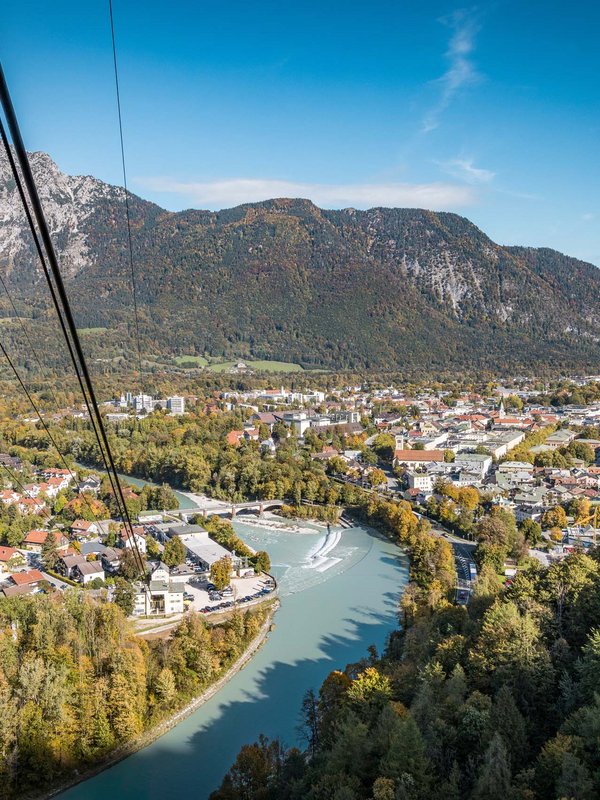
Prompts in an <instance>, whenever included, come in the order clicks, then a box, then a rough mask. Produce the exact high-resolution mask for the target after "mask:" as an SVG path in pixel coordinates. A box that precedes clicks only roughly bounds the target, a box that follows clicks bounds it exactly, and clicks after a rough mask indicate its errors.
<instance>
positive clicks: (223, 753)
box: [61, 542, 406, 800]
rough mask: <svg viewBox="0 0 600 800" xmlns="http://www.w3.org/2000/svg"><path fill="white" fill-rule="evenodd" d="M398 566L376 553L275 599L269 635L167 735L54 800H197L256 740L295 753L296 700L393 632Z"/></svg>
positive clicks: (386, 549) (388, 550)
mask: <svg viewBox="0 0 600 800" xmlns="http://www.w3.org/2000/svg"><path fill="white" fill-rule="evenodd" d="M405 575H406V562H405V561H404V560H403V559H402V558H400V559H399V558H398V557H396V556H395V553H394V551H393V549H392V547H391V546H390V544H389V542H388V543H387V544H381V545H378V546H377V548H375V549H374V552H371V553H370V555H369V557H368V558H365V559H364V560H363V561H362V562H361V566H360V568H358V565H357V568H355V569H352V570H348V571H347V572H346V573H345V574H341V575H338V576H335V578H332V579H331V580H328V581H327V582H324V583H321V584H319V585H316V586H313V587H311V588H309V589H308V590H306V591H303V592H299V593H298V594H295V595H291V596H288V597H284V598H283V599H282V607H281V609H280V611H279V612H278V613H277V616H276V618H275V621H276V626H275V629H274V631H273V632H272V633H271V634H270V635H269V639H268V640H267V643H266V644H265V646H264V647H263V648H261V650H260V651H259V652H258V653H257V654H256V655H255V657H254V658H253V660H252V661H251V662H250V663H249V664H248V665H247V666H246V667H245V668H244V670H242V672H240V673H239V674H238V675H237V676H235V677H234V678H233V679H232V680H231V681H230V683H229V684H227V686H225V687H224V688H223V689H222V690H221V691H220V692H219V693H218V694H217V695H216V696H215V697H214V698H212V700H210V701H209V702H208V703H206V704H205V705H204V706H202V707H201V708H200V709H199V710H198V711H196V712H195V713H194V714H193V715H191V716H190V717H188V718H187V719H186V720H184V721H183V722H182V723H180V724H179V725H178V726H177V727H176V728H174V729H173V730H172V731H170V732H169V733H168V734H166V735H165V736H163V737H162V738H161V739H159V740H157V741H156V742H155V743H154V744H152V745H150V746H149V747H147V748H146V749H145V750H142V751H140V752H138V753H136V754H135V755H133V756H131V757H130V758H128V759H126V760H125V761H123V762H121V763H119V764H117V765H116V766H114V767H112V768H111V769H110V770H107V771H106V772H104V773H101V774H100V775H98V776H96V777H95V778H93V779H91V780H90V781H86V782H85V783H83V784H81V785H79V786H77V787H75V788H74V789H72V790H70V791H68V792H66V793H64V794H63V795H61V797H62V798H63V800H100V798H102V800H106V798H107V797H108V798H110V800H121V799H122V798H140V800H155V799H156V800H169V799H170V798H176V797H185V798H186V800H204V799H205V798H207V797H208V796H209V794H210V792H211V791H212V790H213V789H215V788H217V786H218V785H219V784H220V782H221V780H222V778H223V776H224V774H225V773H226V771H227V769H228V768H229V767H230V766H231V764H232V763H233V761H234V759H235V757H236V755H237V753H238V752H239V749H240V747H241V746H242V745H243V744H246V743H248V742H252V741H254V740H255V739H256V738H257V737H258V735H259V734H260V733H264V734H266V735H267V736H269V737H275V736H279V737H280V738H281V740H282V741H283V742H284V743H286V744H288V745H290V744H296V743H298V730H297V727H298V720H299V712H300V705H301V702H302V697H303V695H304V693H305V691H306V690H307V689H309V688H313V689H315V690H318V688H319V686H320V685H321V683H322V681H323V679H324V678H325V677H326V676H327V675H328V673H329V672H330V671H331V670H333V669H343V667H344V666H345V665H346V664H348V663H355V662H357V661H359V660H360V659H361V658H364V657H365V656H366V654H367V647H368V646H369V645H370V644H374V645H375V646H376V647H377V648H378V649H379V650H381V648H382V647H383V646H384V644H385V641H386V638H387V636H388V634H389V632H390V631H391V630H392V629H393V628H394V627H395V625H396V619H397V618H396V608H397V602H398V597H399V593H400V591H401V588H402V585H403V583H404V580H405Z"/></svg>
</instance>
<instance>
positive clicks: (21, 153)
mask: <svg viewBox="0 0 600 800" xmlns="http://www.w3.org/2000/svg"><path fill="white" fill-rule="evenodd" d="M0 100H1V102H2V107H3V109H4V114H5V116H6V120H7V123H8V127H9V129H10V133H11V137H12V141H13V145H14V147H15V152H16V154H17V158H18V160H19V165H20V167H21V171H22V173H23V179H24V182H25V185H26V187H27V191H28V194H29V200H30V202H31V206H32V209H33V213H34V216H35V218H36V221H37V225H38V229H39V233H40V236H41V239H42V242H43V245H44V250H45V251H46V255H47V257H48V261H49V263H50V270H51V272H52V276H53V278H54V282H55V284H56V290H57V292H58V296H59V298H60V301H61V307H62V310H63V312H64V316H65V318H66V327H67V328H68V331H69V333H70V336H71V339H72V345H73V347H74V349H75V352H76V353H77V358H76V359H75V358H73V359H72V360H73V365H74V366H75V369H76V371H77V369H78V367H77V361H79V368H80V369H81V372H82V374H83V381H84V383H85V387H86V389H87V392H88V395H89V402H90V404H91V406H92V409H93V411H94V414H95V417H96V422H97V429H98V432H99V434H100V437H101V440H102V443H103V445H104V447H105V449H106V457H107V459H108V462H109V464H110V468H111V470H112V472H113V477H114V479H115V484H116V488H117V491H118V494H119V498H120V500H121V504H122V508H123V511H124V512H125V516H124V519H125V522H126V527H127V526H128V527H129V533H130V536H131V540H132V543H133V546H134V548H135V550H136V552H137V556H138V560H139V561H138V564H139V568H140V571H141V570H142V566H143V563H144V562H143V559H142V556H141V553H140V551H139V548H138V546H137V542H136V539H135V534H134V532H133V525H132V523H131V518H130V515H129V510H128V509H127V505H126V503H125V497H124V495H123V489H122V487H121V484H120V481H119V477H118V474H117V469H116V466H115V462H114V458H113V455H112V451H111V449H110V444H109V441H108V436H107V433H106V429H105V428H104V424H103V422H102V417H101V415H100V409H99V407H98V402H97V399H96V394H95V391H94V387H93V384H92V380H91V376H90V373H89V370H88V367H87V363H86V360H85V356H84V353H83V348H82V346H81V341H80V339H79V334H78V332H77V326H76V325H75V320H74V317H73V312H72V310H71V306H70V303H69V298H68V296H67V293H66V290H65V285H64V282H63V279H62V275H61V272H60V267H59V265H58V258H57V256H56V251H55V249H54V245H53V243H52V238H51V237H50V231H49V228H48V223H47V221H46V217H45V214H44V210H43V207H42V203H41V200H40V196H39V194H38V191H37V186H36V183H35V180H34V178H33V173H32V171H31V166H30V164H29V159H28V157H27V151H26V149H25V145H24V142H23V138H22V136H21V131H20V129H19V124H18V121H17V117H16V114H15V110H14V107H13V104H12V100H11V97H10V93H9V91H8V86H7V84H6V79H5V77H4V71H3V69H2V66H1V65H0ZM49 285H51V282H50V281H49ZM63 325H64V321H63ZM65 338H66V341H69V339H68V336H66V337H65ZM69 349H70V352H72V347H70V348H69ZM84 396H85V395H84ZM101 449H102V448H101ZM115 497H116V495H115Z"/></svg>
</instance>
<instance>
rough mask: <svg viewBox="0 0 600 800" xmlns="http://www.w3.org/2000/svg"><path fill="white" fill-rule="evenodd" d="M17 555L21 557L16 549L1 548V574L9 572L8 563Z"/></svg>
mask: <svg viewBox="0 0 600 800" xmlns="http://www.w3.org/2000/svg"><path fill="white" fill-rule="evenodd" d="M15 555H20V553H19V551H18V550H17V549H16V548H15V547H0V573H1V572H7V571H8V563H9V561H10V560H11V558H12V557H13V556H15ZM21 558H23V556H21Z"/></svg>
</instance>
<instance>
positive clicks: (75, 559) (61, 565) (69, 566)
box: [56, 553, 85, 580]
mask: <svg viewBox="0 0 600 800" xmlns="http://www.w3.org/2000/svg"><path fill="white" fill-rule="evenodd" d="M84 563H85V556H82V555H81V554H80V553H77V554H76V555H69V556H66V555H65V556H62V557H61V558H59V559H58V561H57V563H56V571H57V572H58V573H59V574H60V575H64V577H65V578H69V579H70V580H75V576H74V570H75V567H76V566H78V564H84Z"/></svg>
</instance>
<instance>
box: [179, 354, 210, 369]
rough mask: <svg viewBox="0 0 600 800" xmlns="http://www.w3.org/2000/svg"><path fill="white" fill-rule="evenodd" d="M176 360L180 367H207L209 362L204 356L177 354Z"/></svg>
mask: <svg viewBox="0 0 600 800" xmlns="http://www.w3.org/2000/svg"><path fill="white" fill-rule="evenodd" d="M174 361H175V363H176V364H177V366H178V367H190V366H193V367H205V366H206V365H207V364H208V361H207V360H206V359H205V358H204V357H203V356H176V357H175V359H174Z"/></svg>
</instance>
